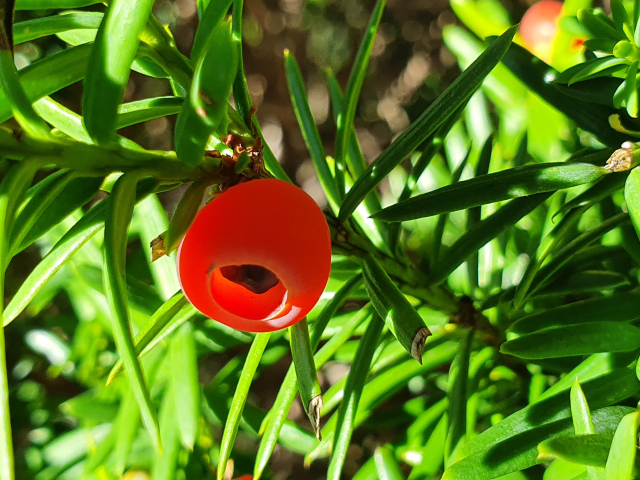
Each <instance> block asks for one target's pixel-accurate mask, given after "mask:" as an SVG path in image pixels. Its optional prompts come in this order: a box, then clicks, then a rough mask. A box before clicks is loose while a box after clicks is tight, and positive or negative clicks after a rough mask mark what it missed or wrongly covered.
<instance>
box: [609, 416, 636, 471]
mask: <svg viewBox="0 0 640 480" xmlns="http://www.w3.org/2000/svg"><path fill="white" fill-rule="evenodd" d="M639 423H640V412H638V411H635V412H633V413H629V414H627V415H625V416H624V418H623V419H622V420H621V421H620V425H618V428H617V429H616V433H615V435H614V436H613V441H612V442H611V450H610V451H609V457H608V458H607V464H606V468H605V478H606V480H632V479H633V478H634V476H635V475H634V474H633V471H634V465H635V461H636V453H637V451H638V446H637V444H638V424H639Z"/></svg>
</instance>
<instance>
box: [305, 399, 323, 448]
mask: <svg viewBox="0 0 640 480" xmlns="http://www.w3.org/2000/svg"><path fill="white" fill-rule="evenodd" d="M323 406H324V402H323V401H322V395H318V396H316V397H313V398H312V399H311V401H310V402H309V420H310V421H311V427H312V428H313V433H315V435H316V438H317V439H318V441H320V440H322V434H321V433H320V410H321V409H322V407H323Z"/></svg>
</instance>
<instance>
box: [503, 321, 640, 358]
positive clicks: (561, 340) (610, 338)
mask: <svg viewBox="0 0 640 480" xmlns="http://www.w3.org/2000/svg"><path fill="white" fill-rule="evenodd" d="M638 348H640V329H638V328H636V327H634V326H633V325H629V324H628V323H621V322H592V323H587V324H580V325H567V326H563V327H557V328H550V329H545V330H541V331H539V332H534V333H529V334H526V335H523V336H521V337H519V338H516V339H514V340H509V341H508V342H505V343H503V344H502V346H501V347H500V351H501V352H502V353H506V354H508V355H514V356H516V357H520V358H527V359H541V358H559V357H568V356H572V355H589V354H592V353H598V352H630V351H632V350H635V349H638Z"/></svg>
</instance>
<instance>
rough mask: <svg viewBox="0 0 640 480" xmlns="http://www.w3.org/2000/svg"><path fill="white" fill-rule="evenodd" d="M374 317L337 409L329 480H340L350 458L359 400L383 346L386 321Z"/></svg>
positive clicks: (365, 334)
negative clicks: (349, 453) (375, 355)
mask: <svg viewBox="0 0 640 480" xmlns="http://www.w3.org/2000/svg"><path fill="white" fill-rule="evenodd" d="M375 317H376V316H374V318H373V320H372V321H371V322H369V326H368V327H367V330H366V331H365V333H364V335H363V336H362V338H361V339H360V342H359V343H358V351H357V352H356V355H355V357H354V359H353V363H352V364H351V369H350V371H349V376H348V377H347V383H346V385H345V387H344V394H343V398H342V402H341V403H340V409H339V410H338V421H337V422H338V423H337V424H336V429H335V434H334V441H333V450H332V455H331V462H330V463H329V471H328V473H327V479H328V480H340V477H341V473H342V468H343V466H344V463H345V461H346V458H347V450H348V449H349V444H350V442H351V435H352V433H353V430H354V428H355V425H354V422H355V418H356V412H357V410H358V403H359V402H360V397H361V395H362V390H363V388H364V384H365V382H366V380H367V376H368V375H369V369H370V368H371V361H372V360H373V356H374V353H375V352H376V349H377V348H378V346H379V345H380V334H381V333H382V329H383V327H384V323H383V322H381V321H380V319H379V318H375Z"/></svg>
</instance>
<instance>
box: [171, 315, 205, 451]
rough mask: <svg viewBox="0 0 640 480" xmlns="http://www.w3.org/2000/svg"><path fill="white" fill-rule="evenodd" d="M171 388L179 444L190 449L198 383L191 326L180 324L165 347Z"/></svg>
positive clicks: (196, 414) (195, 427)
mask: <svg viewBox="0 0 640 480" xmlns="http://www.w3.org/2000/svg"><path fill="white" fill-rule="evenodd" d="M169 359H170V361H171V363H170V364H171V367H170V368H171V372H170V373H171V389H170V390H171V391H172V393H173V395H174V402H175V405H176V420H177V422H178V430H179V431H180V439H181V440H182V445H184V446H185V447H186V448H187V449H189V450H193V446H194V444H195V442H196V433H197V430H198V418H199V417H200V383H199V382H198V359H197V357H196V344H195V340H194V338H193V327H192V326H191V324H190V323H185V324H183V325H182V326H181V327H180V328H179V329H178V331H177V332H176V333H175V335H174V336H173V338H172V340H171V345H170V346H169Z"/></svg>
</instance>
